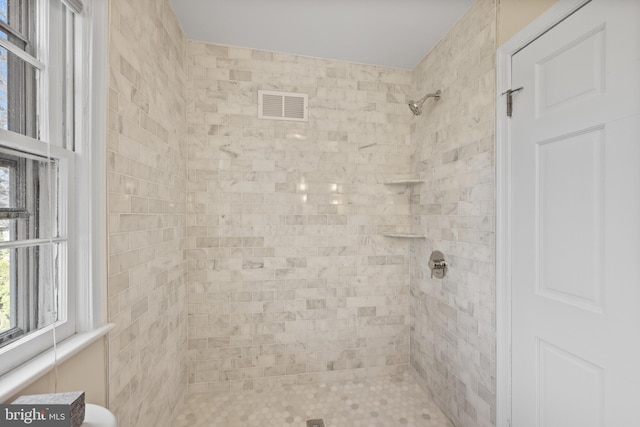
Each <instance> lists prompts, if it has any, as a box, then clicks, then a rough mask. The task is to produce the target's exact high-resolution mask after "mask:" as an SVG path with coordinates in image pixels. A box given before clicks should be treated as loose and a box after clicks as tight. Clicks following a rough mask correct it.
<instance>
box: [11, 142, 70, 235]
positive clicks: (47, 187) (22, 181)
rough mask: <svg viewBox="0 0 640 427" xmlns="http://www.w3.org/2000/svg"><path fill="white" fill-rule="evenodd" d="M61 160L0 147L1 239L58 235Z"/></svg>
mask: <svg viewBox="0 0 640 427" xmlns="http://www.w3.org/2000/svg"><path fill="white" fill-rule="evenodd" d="M57 182H58V162H57V160H47V159H44V158H41V157H37V156H29V155H26V154H22V153H19V152H17V151H14V150H7V149H1V148H0V242H14V241H20V240H31V239H47V238H49V237H58V234H59V233H58V225H57V222H58V215H57V211H58V204H57V198H58V194H57V193H58V191H57Z"/></svg>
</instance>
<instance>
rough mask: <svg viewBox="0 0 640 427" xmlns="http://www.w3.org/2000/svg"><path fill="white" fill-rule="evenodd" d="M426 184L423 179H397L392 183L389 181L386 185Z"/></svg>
mask: <svg viewBox="0 0 640 427" xmlns="http://www.w3.org/2000/svg"><path fill="white" fill-rule="evenodd" d="M417 184H424V180H422V179H396V180H392V181H387V182H385V183H384V185H417Z"/></svg>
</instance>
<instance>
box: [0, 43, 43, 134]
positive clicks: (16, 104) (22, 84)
mask: <svg viewBox="0 0 640 427" xmlns="http://www.w3.org/2000/svg"><path fill="white" fill-rule="evenodd" d="M37 72H38V71H37V70H36V69H35V68H34V67H33V66H31V65H30V64H28V63H26V62H24V61H23V60H22V59H20V58H18V57H17V56H16V55H14V54H13V53H11V52H8V51H7V50H6V49H4V48H0V128H2V129H6V130H10V131H13V132H17V133H20V134H22V135H27V136H30V137H32V138H36V137H37V136H38V135H37V126H36V75H37Z"/></svg>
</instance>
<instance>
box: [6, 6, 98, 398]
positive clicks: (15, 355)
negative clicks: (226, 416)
mask: <svg viewBox="0 0 640 427" xmlns="http://www.w3.org/2000/svg"><path fill="white" fill-rule="evenodd" d="M64 1H67V2H68V0H64ZM35 2H36V4H37V5H38V12H37V27H38V30H37V33H38V34H37V39H38V41H37V44H38V47H37V49H38V50H37V55H36V57H37V60H38V62H40V64H33V61H28V62H29V63H32V65H39V67H38V68H41V72H40V79H39V81H38V86H39V87H38V106H37V112H38V116H39V118H40V119H39V130H40V135H39V136H40V138H39V139H40V141H38V140H35V139H33V138H30V137H26V136H22V135H19V134H17V133H14V132H10V131H5V130H3V129H0V144H1V145H2V146H5V147H7V148H13V149H17V150H19V151H24V152H30V153H33V154H37V155H41V156H44V157H46V156H50V157H51V158H53V159H56V160H57V161H58V162H59V171H58V173H59V179H60V182H61V183H62V185H61V193H60V194H59V200H58V204H59V206H60V210H61V211H62V212H61V213H62V217H63V218H64V220H62V221H61V224H60V225H61V227H62V229H61V235H62V236H65V234H66V237H67V242H68V243H67V245H66V246H67V251H66V252H67V261H66V262H65V263H63V268H64V265H66V266H67V268H66V271H64V276H66V279H67V280H64V281H63V283H60V286H59V291H60V292H61V294H62V296H63V299H62V300H63V304H61V306H60V307H59V319H60V320H59V321H58V322H56V323H55V324H54V325H51V326H48V327H45V328H42V329H40V330H37V331H33V332H31V333H28V334H27V335H25V336H24V337H22V338H20V339H18V340H16V341H14V342H12V343H10V344H8V345H5V346H4V347H2V348H0V360H2V364H0V375H3V376H2V377H0V388H4V389H5V393H0V401H2V399H3V398H4V397H7V396H10V393H11V392H12V391H16V390H18V389H19V387H23V386H26V385H28V384H29V383H30V382H32V381H35V380H36V379H37V378H38V377H39V376H41V375H43V374H44V373H46V372H47V369H51V368H52V367H53V365H54V364H55V363H56V362H60V361H61V359H59V358H58V355H56V354H54V353H55V351H53V352H52V351H51V349H52V348H54V350H55V347H56V345H59V344H60V343H62V347H64V348H63V350H64V351H63V352H62V353H63V354H64V357H70V356H71V355H72V354H74V353H75V352H76V351H79V350H80V349H81V348H84V347H85V346H86V345H88V344H87V340H88V339H91V340H96V339H98V338H100V337H101V336H103V335H104V334H106V333H107V332H108V330H109V329H110V328H108V327H99V325H104V323H105V322H106V317H105V315H106V310H105V309H104V308H105V304H106V297H105V287H104V284H106V280H105V275H106V265H105V252H106V251H105V248H104V245H105V235H106V212H105V206H106V203H105V198H106V190H105V178H104V174H105V166H104V160H105V155H104V152H105V147H104V140H105V136H106V67H107V60H106V46H107V44H106V34H107V15H108V13H107V2H106V0H83V2H82V3H83V5H84V9H83V11H82V13H79V14H76V19H75V20H74V40H73V42H74V44H75V49H74V56H75V61H74V67H75V70H74V74H75V84H74V89H73V90H74V97H73V98H74V102H73V107H72V108H73V109H72V108H71V107H70V108H68V111H66V112H65V113H66V115H67V117H70V116H73V117H74V119H75V120H74V122H73V123H74V125H73V129H72V132H73V133H74V135H75V151H70V150H66V149H63V148H61V147H59V146H57V145H55V144H47V142H51V141H49V135H50V134H51V132H50V130H51V129H52V126H50V125H51V123H49V122H48V121H49V120H48V118H49V117H50V114H49V111H48V110H49V109H50V107H49V106H50V105H53V104H52V102H51V101H59V100H60V99H58V100H52V99H51V98H50V97H49V93H50V91H49V87H48V82H49V81H53V80H51V76H50V75H49V74H48V73H49V70H47V69H46V64H47V60H48V58H47V52H48V51H49V46H48V45H47V44H48V40H47V39H48V34H49V30H50V28H49V24H48V6H49V2H50V0H36V1H35ZM73 3H78V2H77V1H74V2H73ZM0 44H1V43H0ZM3 47H5V46H3ZM14 53H15V52H14ZM22 59H24V58H22ZM66 68H69V64H67V66H66ZM53 77H61V76H53ZM58 81H59V80H58ZM61 95H62V94H61ZM58 105H60V104H58ZM65 113H63V114H65ZM42 141H47V142H42ZM65 217H66V218H65ZM65 227H66V228H65ZM64 301H66V304H64ZM54 326H55V330H54ZM96 331H97V332H99V333H97V332H96ZM54 337H55V341H56V344H55V345H54ZM64 340H67V341H66V342H63V341H64ZM65 343H67V344H65ZM69 343H71V344H69ZM74 348H75V350H74ZM49 353H52V354H51V356H52V357H51V358H52V360H53V362H52V363H51V362H46V363H44V364H43V363H42V357H45V356H46V357H48V355H49ZM34 358H35V359H34ZM36 362H37V363H36ZM29 364H33V366H36V365H37V366H38V368H37V369H29V368H30V367H29ZM45 365H46V366H48V368H46V369H45V368H43V366H45ZM33 366H32V367H31V368H33ZM16 378H17V380H18V381H17V382H16ZM5 385H8V387H4V386H5Z"/></svg>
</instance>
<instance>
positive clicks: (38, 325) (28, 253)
mask: <svg viewBox="0 0 640 427" xmlns="http://www.w3.org/2000/svg"><path fill="white" fill-rule="evenodd" d="M60 245H61V244H55V243H54V244H52V245H49V244H46V245H39V246H30V247H25V248H15V249H2V250H0V346H3V345H5V344H8V343H9V342H11V341H13V340H15V339H18V338H20V337H22V336H24V335H26V334H28V333H30V332H33V331H37V330H39V329H42V328H44V327H46V326H49V325H51V324H53V323H54V322H55V321H56V320H59V319H60V318H61V317H62V316H61V313H60V312H59V311H60V310H59V307H60V295H61V292H60V290H59V284H60V277H59V276H60V271H59V269H58V267H57V265H58V264H59V263H58V258H59V257H60Z"/></svg>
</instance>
